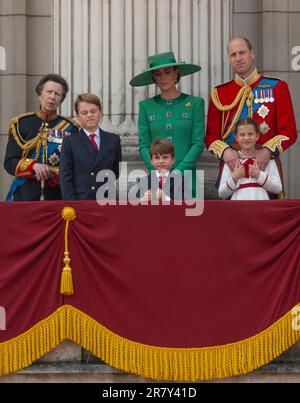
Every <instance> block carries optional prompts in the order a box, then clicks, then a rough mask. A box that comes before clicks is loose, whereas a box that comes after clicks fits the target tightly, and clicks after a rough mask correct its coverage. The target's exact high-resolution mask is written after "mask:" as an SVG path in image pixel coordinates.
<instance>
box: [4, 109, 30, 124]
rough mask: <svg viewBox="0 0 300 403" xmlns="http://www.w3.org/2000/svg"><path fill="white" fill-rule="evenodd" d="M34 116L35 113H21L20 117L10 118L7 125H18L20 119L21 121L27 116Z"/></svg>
mask: <svg viewBox="0 0 300 403" xmlns="http://www.w3.org/2000/svg"><path fill="white" fill-rule="evenodd" d="M35 114H36V112H27V113H23V114H22V115H18V116H15V117H13V118H11V120H10V122H9V124H11V123H18V122H19V120H20V119H23V118H25V117H27V116H34V115H35Z"/></svg>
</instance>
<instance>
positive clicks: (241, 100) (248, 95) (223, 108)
mask: <svg viewBox="0 0 300 403" xmlns="http://www.w3.org/2000/svg"><path fill="white" fill-rule="evenodd" d="M211 99H212V102H213V103H214V105H215V107H216V108H217V109H218V110H219V111H220V112H222V113H223V117H222V122H223V123H222V134H221V135H222V139H223V140H227V139H228V138H229V137H230V134H231V132H232V130H233V129H234V127H235V125H236V124H237V122H238V121H239V119H240V116H241V113H242V110H243V108H244V105H245V102H247V106H248V111H249V116H250V117H253V107H252V103H253V100H254V94H253V92H252V88H251V87H249V86H248V85H247V86H245V87H242V88H241V89H240V91H239V92H238V94H237V96H236V98H235V100H234V101H233V103H232V104H230V105H222V104H221V102H220V99H219V95H218V89H217V88H214V89H213V90H212V92H211ZM237 105H239V107H238V110H237V112H236V114H235V117H234V118H233V120H232V122H231V125H230V126H229V128H228V129H227V131H226V132H225V133H224V130H225V126H226V123H227V119H228V115H227V118H226V119H225V120H224V113H225V112H226V113H227V114H229V112H230V111H231V110H232V109H234V108H235V107H236V106H237Z"/></svg>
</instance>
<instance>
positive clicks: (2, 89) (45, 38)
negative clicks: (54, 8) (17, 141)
mask: <svg viewBox="0 0 300 403" xmlns="http://www.w3.org/2000/svg"><path fill="white" fill-rule="evenodd" d="M0 46H1V47H2V49H3V48H4V49H5V56H6V60H5V70H2V71H1V68H0V105H1V107H0V167H1V169H0V200H3V198H4V197H5V194H6V193H7V189H8V187H9V183H10V181H11V179H12V178H10V177H9V176H8V175H7V174H6V173H5V172H4V170H3V157H4V153H5V148H6V141H7V140H6V132H7V125H8V122H9V120H10V119H11V118H12V117H13V116H17V115H20V114H22V113H25V112H28V111H31V110H35V109H36V108H37V106H38V100H37V97H36V94H35V91H34V88H35V85H36V83H37V82H38V80H39V79H40V77H41V76H43V75H44V74H46V73H48V72H50V71H51V63H50V61H51V50H52V49H51V0H43V1H37V0H14V1H10V0H0ZM1 55H3V50H2V51H1V50H0V60H2V61H3V59H2V58H1Z"/></svg>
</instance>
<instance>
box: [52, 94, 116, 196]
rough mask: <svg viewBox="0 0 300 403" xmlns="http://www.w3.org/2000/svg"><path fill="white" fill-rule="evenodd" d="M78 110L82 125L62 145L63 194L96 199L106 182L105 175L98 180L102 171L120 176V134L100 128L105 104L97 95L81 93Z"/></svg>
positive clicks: (76, 109) (78, 118)
mask: <svg viewBox="0 0 300 403" xmlns="http://www.w3.org/2000/svg"><path fill="white" fill-rule="evenodd" d="M75 111H76V115H77V120H78V121H79V123H80V124H81V129H80V130H78V131H77V132H75V133H74V134H72V135H70V136H69V137H67V138H66V139H65V140H64V142H63V145H62V150H61V163H60V172H61V176H60V180H61V190H62V196H63V199H64V200H95V199H96V194H97V190H98V189H99V188H100V187H103V186H105V183H106V181H104V179H101V181H100V182H98V181H96V178H97V174H98V173H99V172H100V171H106V170H107V171H112V172H113V173H114V174H115V177H116V179H118V177H119V163H120V162H121V161H122V154H121V143H120V137H119V136H118V135H116V134H114V133H108V132H105V131H104V130H102V129H100V127H99V125H100V121H101V120H102V106H101V102H100V99H99V98H98V97H97V96H96V95H94V94H81V95H79V96H78V97H77V99H76V101H75ZM101 176H102V175H101Z"/></svg>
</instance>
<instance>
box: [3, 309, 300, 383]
mask: <svg viewBox="0 0 300 403" xmlns="http://www.w3.org/2000/svg"><path fill="white" fill-rule="evenodd" d="M299 312H300V305H298V306H296V307H295V308H294V309H292V310H291V311H289V312H288V313H287V314H286V315H285V316H283V317H282V318H280V319H279V320H278V321H277V322H276V323H274V324H273V325H271V326H270V327H269V328H268V329H266V330H264V331H262V332H261V333H258V334H256V335H255V336H253V337H250V338H248V339H245V340H241V341H238V342H235V343H231V344H225V345H220V346H212V347H203V348H168V347H156V346H151V345H146V344H141V343H137V342H134V341H131V340H128V339H125V338H124V337H121V336H119V335H117V334H116V333H113V332H112V331H111V330H109V329H107V328H106V327H104V326H103V325H101V324H100V323H98V322H97V321H96V320H94V319H93V318H91V317H90V316H88V315H87V314H85V313H84V312H82V311H80V310H78V309H77V308H75V307H73V306H71V305H64V306H62V307H60V308H59V309H57V310H56V311H55V312H54V313H53V314H52V315H50V316H49V317H48V318H46V319H44V320H42V321H41V322H39V323H37V324H36V325H35V326H34V327H32V328H31V329H29V330H28V331H27V332H26V333H23V334H21V335H20V336H18V337H16V338H14V339H11V340H8V341H6V342H4V343H0V357H1V361H0V376H3V375H8V374H10V373H13V372H16V371H19V370H20V369H22V368H25V367H28V366H29V365H31V364H32V363H33V362H34V361H36V360H38V359H39V358H40V357H42V356H43V355H44V354H46V353H48V352H50V351H51V350H53V349H54V348H56V347H57V346H58V345H59V344H60V343H61V342H62V341H64V340H66V339H68V340H71V341H73V342H74V343H76V344H78V345H80V346H82V347H83V348H85V349H86V350H88V351H90V352H91V353H92V354H93V355H95V356H96V357H98V358H100V359H102V360H103V361H105V362H106V363H107V364H109V365H111V366H113V367H115V368H118V369H120V370H122V371H124V372H127V373H131V374H136V375H140V376H143V377H145V378H150V379H154V380H163V381H181V382H195V381H199V380H203V381H207V380H210V379H217V378H221V379H222V378H226V377H231V376H239V375H245V374H247V373H249V372H252V371H254V370H255V369H257V368H259V367H262V366H263V365H266V364H268V363H269V362H271V361H273V360H274V359H275V358H277V357H278V356H280V355H281V354H282V353H283V352H284V351H286V350H287V349H289V348H290V347H292V346H293V345H294V344H295V343H296V342H297V341H298V340H299V339H300V328H299V320H298V316H299Z"/></svg>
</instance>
